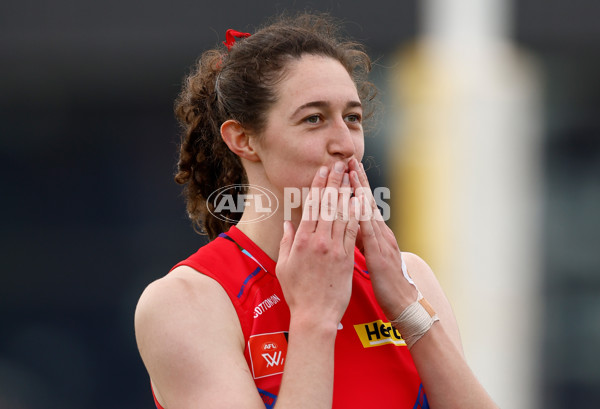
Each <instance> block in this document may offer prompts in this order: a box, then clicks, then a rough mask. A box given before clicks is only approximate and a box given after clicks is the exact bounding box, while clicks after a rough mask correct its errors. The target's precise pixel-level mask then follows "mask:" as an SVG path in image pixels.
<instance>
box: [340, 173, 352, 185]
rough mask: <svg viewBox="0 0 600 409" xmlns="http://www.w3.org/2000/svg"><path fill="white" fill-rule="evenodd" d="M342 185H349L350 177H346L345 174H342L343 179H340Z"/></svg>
mask: <svg viewBox="0 0 600 409" xmlns="http://www.w3.org/2000/svg"><path fill="white" fill-rule="evenodd" d="M342 185H346V186H349V185H350V177H348V174H347V173H344V177H343V178H342Z"/></svg>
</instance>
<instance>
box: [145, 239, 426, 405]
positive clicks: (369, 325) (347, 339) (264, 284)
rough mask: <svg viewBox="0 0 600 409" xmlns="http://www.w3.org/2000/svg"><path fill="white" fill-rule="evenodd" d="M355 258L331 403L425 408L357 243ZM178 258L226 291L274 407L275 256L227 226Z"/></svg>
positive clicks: (278, 317)
mask: <svg viewBox="0 0 600 409" xmlns="http://www.w3.org/2000/svg"><path fill="white" fill-rule="evenodd" d="M354 259H355V263H354V277H353V281H352V296H351V298H350V304H349V305H348V309H347V310H346V312H345V314H344V316H343V318H342V321H341V323H340V325H339V326H338V334H337V337H336V341H335V364H334V365H335V367H334V387H333V408H335V409H349V408H383V407H385V408H399V409H400V408H401V409H404V408H407V409H409V408H412V409H417V408H422V409H424V408H429V405H428V403H427V398H426V396H425V392H424V390H423V387H422V385H421V380H420V378H419V375H418V373H417V369H416V368H415V365H414V363H413V360H412V357H411V356H410V353H409V351H408V348H407V347H406V343H405V342H404V340H403V339H402V337H401V334H400V333H399V332H398V331H397V330H396V329H394V328H393V327H392V326H391V325H390V323H389V321H388V320H387V319H386V317H385V315H384V314H383V312H382V311H381V309H380V308H379V306H378V304H377V302H376V300H375V295H374V293H373V290H372V287H371V282H370V279H369V273H368V272H367V271H366V265H365V258H364V256H363V255H362V254H361V253H360V251H359V250H358V249H355V252H354ZM182 265H185V266H189V267H192V268H193V269H195V270H197V271H199V272H200V273H202V274H205V275H207V276H209V277H211V278H213V279H215V280H216V281H217V282H218V283H219V284H221V286H222V287H223V288H224V289H225V291H226V292H227V294H228V295H229V298H230V299H231V302H232V303H233V305H234V307H235V309H236V311H237V314H238V317H239V319H240V323H241V326H242V331H243V333H244V338H245V341H246V349H245V351H244V355H245V357H246V361H247V363H248V367H249V368H250V372H251V373H252V375H253V377H254V382H255V384H256V388H257V389H258V392H259V394H260V395H261V397H262V399H263V401H264V403H265V406H266V408H267V409H271V408H273V407H274V406H275V402H276V401H277V394H278V392H279V385H280V383H281V377H282V374H283V371H284V368H285V358H286V352H287V338H288V330H289V324H290V312H289V309H288V306H287V304H286V303H285V299H284V297H283V293H282V291H281V287H280V285H279V282H278V280H277V277H276V276H275V265H276V263H275V262H274V261H273V260H272V259H271V258H269V256H267V255H266V254H265V253H264V252H263V251H262V250H261V249H260V248H259V247H258V246H257V245H256V244H254V243H253V242H252V241H251V240H250V239H249V238H248V237H247V236H246V235H244V234H243V233H242V232H241V231H240V230H239V229H237V228H236V227H232V228H231V229H230V230H229V231H228V232H227V233H224V234H221V235H220V236H219V237H218V238H216V239H215V240H213V241H212V242H210V243H209V244H207V245H206V246H204V247H202V248H200V250H198V252H196V253H195V254H193V255H192V256H191V257H189V258H188V259H186V260H184V261H182V262H180V263H178V264H177V265H176V266H175V267H178V266H182ZM175 267H174V268H175ZM306 359H310V357H306ZM155 402H156V400H155ZM156 405H157V408H158V409H162V408H161V406H160V405H159V404H158V402H156Z"/></svg>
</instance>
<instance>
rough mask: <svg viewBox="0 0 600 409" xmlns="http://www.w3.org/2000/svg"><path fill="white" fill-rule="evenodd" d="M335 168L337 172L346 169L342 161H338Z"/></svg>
mask: <svg viewBox="0 0 600 409" xmlns="http://www.w3.org/2000/svg"><path fill="white" fill-rule="evenodd" d="M333 169H334V170H335V171H336V172H337V173H342V172H343V171H344V164H343V163H342V162H336V163H335V166H334V167H333Z"/></svg>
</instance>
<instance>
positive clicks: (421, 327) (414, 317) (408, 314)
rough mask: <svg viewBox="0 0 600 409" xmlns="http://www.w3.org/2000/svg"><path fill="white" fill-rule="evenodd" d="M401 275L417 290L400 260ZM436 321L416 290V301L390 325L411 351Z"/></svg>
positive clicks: (433, 313) (430, 309) (432, 312)
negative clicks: (398, 332)
mask: <svg viewBox="0 0 600 409" xmlns="http://www.w3.org/2000/svg"><path fill="white" fill-rule="evenodd" d="M402 274H403V275H404V277H405V278H406V280H407V281H408V282H409V283H411V284H412V285H413V286H414V287H415V288H417V286H416V285H415V283H414V281H413V280H412V278H411V277H410V276H409V275H408V272H407V270H406V264H404V260H402ZM436 321H439V318H438V316H437V314H436V312H435V311H434V309H433V308H432V307H431V305H430V304H429V303H428V302H427V300H426V299H425V298H423V294H421V292H420V291H419V289H418V288H417V301H415V302H414V303H412V304H410V305H409V306H408V307H406V308H405V309H404V311H402V313H400V315H399V316H398V317H397V318H396V319H395V320H393V321H392V322H391V324H392V326H393V327H394V328H396V329H397V330H398V331H400V335H401V336H402V339H404V341H405V342H406V346H408V349H411V348H412V346H413V345H414V344H415V343H416V342H417V341H418V340H419V339H421V337H422V336H423V335H425V333H426V332H427V331H429V329H430V328H431V326H432V325H433V323H434V322H436Z"/></svg>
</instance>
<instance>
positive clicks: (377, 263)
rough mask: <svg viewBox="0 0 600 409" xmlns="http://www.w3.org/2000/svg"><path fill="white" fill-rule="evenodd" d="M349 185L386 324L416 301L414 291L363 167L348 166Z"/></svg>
mask: <svg viewBox="0 0 600 409" xmlns="http://www.w3.org/2000/svg"><path fill="white" fill-rule="evenodd" d="M349 170H350V183H351V185H352V188H353V189H354V195H355V196H356V197H357V198H358V199H359V203H360V209H361V215H360V234H359V235H360V239H362V243H361V244H362V246H363V247H364V250H363V253H364V256H365V259H366V263H367V270H368V271H369V276H370V277H371V283H372V285H373V291H374V292H375V297H376V298H377V302H378V303H379V306H380V307H381V308H382V310H383V312H384V313H385V315H386V317H387V318H388V319H390V320H393V319H395V318H396V317H398V315H400V313H401V312H402V311H404V309H405V308H406V307H408V306H409V305H410V304H411V303H413V302H415V301H416V300H417V289H416V287H415V286H413V285H412V284H410V283H409V282H408V280H407V279H406V278H404V275H403V274H402V256H401V252H400V248H399V247H398V242H397V241H396V237H395V236H394V233H393V232H392V230H391V229H390V228H389V227H388V226H387V224H385V221H384V220H383V217H382V216H381V213H380V212H379V208H378V207H377V204H376V202H375V198H374V197H373V194H372V192H371V187H370V186H369V181H368V180H367V175H366V173H365V170H364V167H363V166H362V164H360V163H359V162H358V161H357V160H356V159H352V161H350V163H349Z"/></svg>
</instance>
